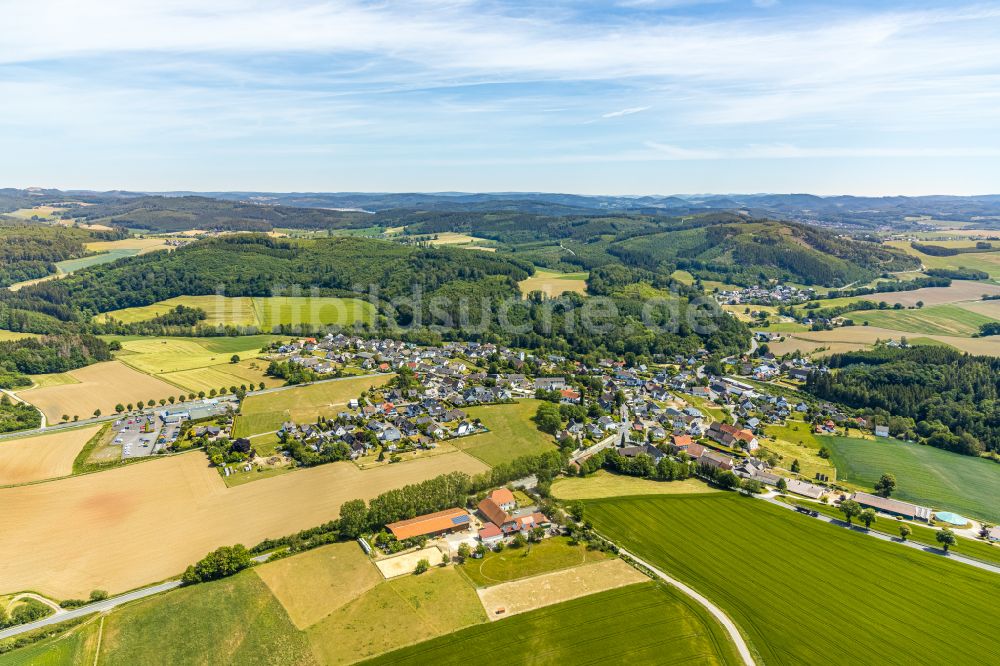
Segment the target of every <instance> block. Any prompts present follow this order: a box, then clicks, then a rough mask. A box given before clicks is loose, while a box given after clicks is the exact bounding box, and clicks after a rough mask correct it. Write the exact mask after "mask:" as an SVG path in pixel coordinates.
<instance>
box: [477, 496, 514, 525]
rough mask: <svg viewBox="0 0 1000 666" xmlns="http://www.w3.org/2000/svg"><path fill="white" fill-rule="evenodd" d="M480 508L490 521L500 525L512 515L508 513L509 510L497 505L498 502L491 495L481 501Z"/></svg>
mask: <svg viewBox="0 0 1000 666" xmlns="http://www.w3.org/2000/svg"><path fill="white" fill-rule="evenodd" d="M479 510H480V511H481V512H482V514H483V515H484V516H486V517H487V518H488V519H489V520H490V522H492V523H495V524H496V525H497V526H498V527H500V526H503V524H504V523H506V522H509V521H510V516H508V515H507V512H506V511H504V510H503V509H501V508H500V507H499V506H497V503H496V502H494V501H493V500H491V499H490V498H489V497H487V498H486V499H484V500H483V501H482V502H480V503H479Z"/></svg>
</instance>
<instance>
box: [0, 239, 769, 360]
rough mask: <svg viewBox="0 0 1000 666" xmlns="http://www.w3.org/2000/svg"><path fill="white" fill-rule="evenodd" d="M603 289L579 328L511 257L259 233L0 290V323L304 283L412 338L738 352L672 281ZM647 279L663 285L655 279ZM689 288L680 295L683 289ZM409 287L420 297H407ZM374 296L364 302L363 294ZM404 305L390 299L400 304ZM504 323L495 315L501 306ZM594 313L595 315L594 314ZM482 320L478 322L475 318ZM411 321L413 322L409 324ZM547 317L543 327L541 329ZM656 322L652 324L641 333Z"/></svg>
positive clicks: (528, 268)
mask: <svg viewBox="0 0 1000 666" xmlns="http://www.w3.org/2000/svg"><path fill="white" fill-rule="evenodd" d="M616 268H617V269H618V272H617V273H614V274H613V273H612V272H606V273H607V274H606V275H604V277H603V278H602V284H604V285H605V286H606V287H607V290H606V292H605V293H607V294H608V296H609V298H611V300H612V301H613V308H611V310H610V311H609V313H608V315H607V316H606V317H603V316H602V317H601V318H600V322H599V323H600V324H601V327H593V329H591V328H589V327H587V326H584V325H581V324H580V323H579V322H580V317H581V316H582V315H581V314H580V313H579V310H580V309H582V308H583V307H584V304H585V299H584V297H582V296H580V295H578V294H569V295H566V296H564V297H563V298H561V299H558V300H557V301H555V302H554V303H548V302H545V301H542V300H539V299H534V298H533V299H529V300H526V301H522V300H521V294H520V290H519V288H518V284H517V283H518V282H519V281H521V280H524V279H525V278H527V277H528V276H529V275H530V274H531V272H532V271H533V266H532V265H531V264H530V263H527V262H526V261H522V260H521V259H519V258H517V257H516V255H503V254H500V253H496V254H494V253H488V252H477V251H472V250H465V249H457V248H444V247H422V246H416V245H405V244H400V243H395V242H390V241H381V240H373V239H367V238H359V237H350V236H341V237H334V238H324V239H314V240H281V239H275V238H271V237H268V236H265V235H262V234H231V235H224V236H219V237H216V238H211V239H207V240H202V241H198V242H195V243H191V244H190V245H187V246H184V247H181V248H178V249H177V250H175V251H173V252H153V253H149V254H146V255H140V256H136V257H129V258H126V259H121V260H118V261H116V262H114V263H110V264H104V265H99V266H92V267H90V268H86V269H83V270H81V271H78V272H77V273H74V274H73V275H71V276H68V277H66V278H65V279H62V280H57V281H51V282H45V283H41V284H37V285H33V286H31V287H26V288H24V289H22V290H20V291H18V292H0V328H8V329H11V330H25V331H29V332H37V333H48V332H53V331H57V330H63V331H92V332H97V325H96V324H94V322H93V321H92V319H91V318H92V316H93V315H95V314H96V313H100V312H107V311H111V310H117V309H121V308H126V307H134V306H142V305H149V304H152V303H155V302H158V301H162V300H166V299H168V298H172V297H175V296H185V295H206V294H216V293H219V292H221V293H222V294H223V295H226V296H271V295H276V291H275V290H276V289H281V288H284V291H283V292H280V291H279V292H277V295H282V294H283V295H294V294H295V293H296V292H295V291H293V286H294V285H299V287H300V288H301V290H302V291H301V293H302V294H303V295H309V294H310V293H311V290H312V289H313V288H316V289H317V290H318V293H319V295H322V296H351V297H362V298H366V299H369V300H373V302H374V303H375V304H376V306H377V308H378V310H379V313H380V316H379V317H378V320H377V321H376V327H377V328H378V329H379V331H380V332H383V329H384V332H385V333H386V334H390V333H393V329H396V328H399V327H407V328H409V329H410V330H409V331H406V332H407V333H408V334H409V335H410V337H411V339H420V340H421V341H430V342H433V341H434V339H435V337H436V339H442V338H450V339H468V340H482V341H490V342H497V343H505V344H510V345H513V346H518V347H525V348H530V349H540V350H548V351H552V352H558V353H563V354H567V355H571V356H585V355H588V354H594V355H596V354H634V355H636V356H643V357H651V356H655V355H672V354H691V353H694V352H695V351H697V350H698V349H701V348H706V349H708V350H709V351H722V352H725V353H736V352H739V351H741V350H744V349H746V347H747V345H748V344H749V333H748V330H747V328H746V327H745V325H743V324H742V323H740V322H739V321H737V320H736V319H735V318H733V317H729V316H724V315H722V314H721V313H716V315H717V316H716V317H715V318H714V320H713V322H714V324H715V325H714V326H709V327H708V330H707V332H705V333H702V334H699V333H697V332H696V328H698V327H697V326H696V325H695V323H692V321H691V320H690V319H689V318H688V317H687V314H686V307H687V305H686V304H687V298H688V297H689V296H691V295H693V294H694V293H695V292H694V291H693V290H692V289H691V288H683V287H682V289H681V290H680V292H679V294H678V295H671V294H670V293H669V292H664V294H665V296H666V297H667V298H668V299H669V300H670V301H671V302H673V303H674V304H675V305H676V306H677V307H676V313H675V314H676V315H677V316H676V319H673V314H674V313H671V312H668V311H666V310H664V311H660V310H656V311H655V312H652V313H650V314H649V316H651V317H653V320H652V321H644V316H645V315H646V314H647V312H646V308H645V306H646V301H645V299H643V298H642V297H641V295H639V294H628V293H620V292H616V290H615V289H614V288H615V287H616V286H623V285H627V284H634V283H635V282H636V281H637V280H638V279H640V278H643V276H641V275H638V274H635V275H633V274H631V273H630V271H629V269H627V268H625V267H622V266H617V267H616ZM654 278H655V276H646V278H645V279H647V280H648V281H649V282H650V283H653V282H656V284H658V285H660V286H666V285H665V283H664V282H661V281H659V280H663V278H662V277H661V278H656V279H654ZM684 289H688V291H684ZM417 292H419V294H420V300H419V302H413V300H414V296H415V294H416V293H417ZM372 297H374V299H373V298H372ZM401 300H402V301H404V302H400V301H401ZM503 302H506V303H508V304H509V303H517V305H516V306H514V307H513V309H512V310H507V309H506V306H503V312H504V316H505V317H506V320H505V321H501V318H500V316H499V315H498V312H500V311H501V303H503ZM602 311H603V310H602ZM484 317H486V318H487V319H486V321H485V324H484V322H483V320H484ZM675 321H676V325H675V324H674V322H675ZM417 323H419V326H418V325H416V324H417ZM549 324H551V327H549ZM653 324H655V325H656V326H657V327H658V328H652V327H651V325H653Z"/></svg>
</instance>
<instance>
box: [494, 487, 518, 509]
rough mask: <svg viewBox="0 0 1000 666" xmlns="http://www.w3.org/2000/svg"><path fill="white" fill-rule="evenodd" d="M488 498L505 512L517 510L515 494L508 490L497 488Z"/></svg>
mask: <svg viewBox="0 0 1000 666" xmlns="http://www.w3.org/2000/svg"><path fill="white" fill-rule="evenodd" d="M487 497H489V498H490V499H491V500H493V502H494V503H495V504H496V505H497V506H498V507H500V508H501V509H503V510H504V511H507V512H510V511H513V510H514V509H516V508H517V500H516V499H514V493H512V492H510V491H509V490H507V489H506V488H497V489H496V490H494V491H493V492H491V493H490V494H489V495H488V496H487Z"/></svg>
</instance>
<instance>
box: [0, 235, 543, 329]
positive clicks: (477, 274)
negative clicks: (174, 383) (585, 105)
mask: <svg viewBox="0 0 1000 666" xmlns="http://www.w3.org/2000/svg"><path fill="white" fill-rule="evenodd" d="M531 270H532V269H531V266H530V265H528V264H525V263H523V262H518V261H516V260H510V259H504V258H501V257H497V256H495V255H493V254H490V253H486V252H468V251H463V250H456V249H451V248H439V249H435V248H421V247H414V246H407V245H400V244H398V243H391V242H388V241H380V240H371V239H366V238H353V237H338V238H332V239H319V240H303V241H289V240H281V239H275V238H270V237H268V236H264V235H261V234H232V235H224V236H220V237H217V238H211V239H207V240H203V241H199V242H196V243H191V244H189V245H187V246H185V247H182V248H179V249H177V250H175V251H173V252H153V253H149V254H146V255H140V256H137V257H130V258H127V259H124V260H119V261H116V262H113V263H109V264H104V265H101V266H94V267H91V268H89V269H87V270H83V271H79V272H78V273H75V274H74V275H72V276H69V277H67V278H65V279H63V280H58V281H55V282H48V283H42V284H38V285H33V286H31V287H27V288H25V289H22V290H21V291H19V292H16V293H15V294H7V295H5V296H4V299H5V300H6V301H7V303H9V304H10V305H11V306H12V307H24V308H25V309H34V310H39V311H46V312H48V313H49V314H52V315H54V316H56V317H57V318H59V319H62V320H64V321H69V320H72V319H74V318H77V317H78V316H79V315H80V314H84V315H88V314H94V313H99V312H106V311H109V310H117V309H120V308H126V307H133V306H140V305H149V304H152V303H155V302H157V301H161V300H164V299H167V298H172V297H174V296H183V295H206V294H215V293H219V292H221V293H222V294H223V295H226V296H271V295H273V294H274V293H275V290H276V289H281V288H282V287H283V286H284V287H285V288H291V286H292V285H301V286H302V287H303V288H306V289H308V288H313V287H315V288H317V289H319V290H320V293H321V295H327V296H343V295H357V294H362V295H367V294H368V293H369V292H370V291H371V290H372V289H374V290H375V294H376V295H377V296H378V297H379V298H386V299H389V298H398V297H403V296H408V295H410V294H411V292H412V290H413V288H414V287H417V288H419V289H420V290H421V291H422V292H423V293H424V294H425V295H427V296H433V295H435V294H437V293H438V292H440V291H441V290H442V289H444V288H446V287H449V286H453V285H456V284H459V283H460V284H461V285H462V287H463V289H464V290H465V293H467V294H468V295H469V296H470V298H472V297H475V296H477V295H479V294H484V295H487V296H489V297H495V296H498V295H511V294H516V293H517V284H516V283H517V281H519V280H523V279H525V278H526V277H528V276H529V275H530V273H531ZM285 295H288V294H287V292H286V294H285ZM306 295H308V294H306ZM39 303H45V304H47V306H46V307H41V306H39V305H38V304H39Z"/></svg>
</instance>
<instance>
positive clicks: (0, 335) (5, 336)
mask: <svg viewBox="0 0 1000 666" xmlns="http://www.w3.org/2000/svg"><path fill="white" fill-rule="evenodd" d="M34 337H37V336H36V335H35V334H34V333H20V332H16V331H8V330H5V329H2V328H0V342H9V341H10V340H23V339H24V338H34Z"/></svg>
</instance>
